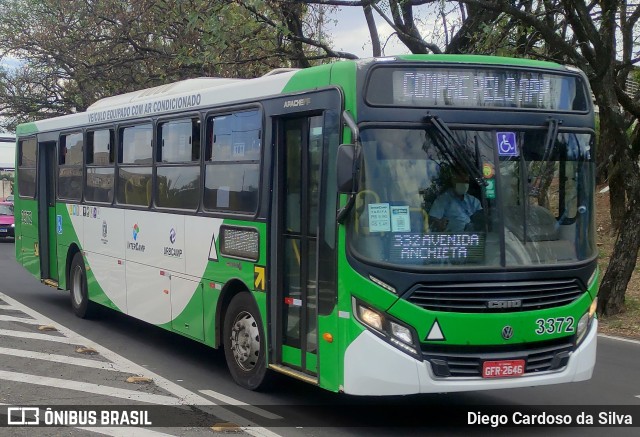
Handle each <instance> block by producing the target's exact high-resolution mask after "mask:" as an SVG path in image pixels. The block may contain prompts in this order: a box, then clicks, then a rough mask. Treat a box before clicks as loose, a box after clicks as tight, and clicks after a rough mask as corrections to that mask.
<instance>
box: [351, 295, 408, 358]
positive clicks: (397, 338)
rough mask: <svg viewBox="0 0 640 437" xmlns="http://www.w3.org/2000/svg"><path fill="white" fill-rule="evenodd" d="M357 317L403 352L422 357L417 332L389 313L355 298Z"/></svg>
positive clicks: (354, 304)
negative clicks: (384, 312) (375, 308)
mask: <svg viewBox="0 0 640 437" xmlns="http://www.w3.org/2000/svg"><path fill="white" fill-rule="evenodd" d="M353 306H354V309H355V311H354V314H355V315H356V319H357V320H358V321H359V322H360V323H362V324H363V325H364V326H366V327H367V328H368V329H369V330H370V331H372V332H373V333H374V334H376V335H377V336H378V337H381V338H382V339H384V340H386V341H387V342H389V343H391V344H392V345H393V346H395V347H397V348H398V349H400V350H402V351H403V352H406V353H408V354H409V355H412V356H413V357H414V358H420V355H419V353H418V350H419V347H418V346H417V344H418V342H417V341H416V338H417V336H416V334H415V332H414V330H413V329H411V328H410V327H409V326H407V325H405V324H404V323H401V322H400V321H398V320H395V319H393V318H392V317H390V316H389V315H386V314H383V313H381V312H380V311H376V310H374V309H372V308H371V307H369V306H367V305H365V304H363V303H362V302H360V301H358V300H356V299H355V298H354V299H353Z"/></svg>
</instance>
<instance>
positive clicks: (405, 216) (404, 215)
mask: <svg viewBox="0 0 640 437" xmlns="http://www.w3.org/2000/svg"><path fill="white" fill-rule="evenodd" d="M391 231H392V232H411V221H410V219H409V207H408V206H392V207H391Z"/></svg>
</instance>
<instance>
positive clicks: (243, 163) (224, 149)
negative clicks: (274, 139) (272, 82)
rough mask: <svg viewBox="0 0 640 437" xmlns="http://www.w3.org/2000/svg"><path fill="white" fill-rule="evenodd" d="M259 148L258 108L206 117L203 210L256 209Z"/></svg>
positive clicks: (259, 122)
mask: <svg viewBox="0 0 640 437" xmlns="http://www.w3.org/2000/svg"><path fill="white" fill-rule="evenodd" d="M261 151H262V113H261V112H260V111H259V110H249V111H240V112H235V113H231V114H224V115H217V116H215V117H211V118H209V119H208V120H207V144H206V151H205V157H206V158H207V160H206V162H205V169H206V170H205V191H204V207H205V209H207V210H213V211H215V210H218V211H220V210H222V211H234V212H240V213H253V212H255V211H256V209H257V207H258V193H259V183H260V157H261Z"/></svg>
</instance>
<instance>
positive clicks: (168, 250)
mask: <svg viewBox="0 0 640 437" xmlns="http://www.w3.org/2000/svg"><path fill="white" fill-rule="evenodd" d="M176 239H177V235H176V230H175V229H174V228H171V230H170V231H169V241H170V242H171V244H175V242H176ZM164 256H170V257H172V258H182V249H178V248H175V247H172V246H165V247H164Z"/></svg>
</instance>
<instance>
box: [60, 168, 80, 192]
mask: <svg viewBox="0 0 640 437" xmlns="http://www.w3.org/2000/svg"><path fill="white" fill-rule="evenodd" d="M81 196H82V167H75V166H60V167H59V169H58V197H60V198H61V199H70V200H80V197H81Z"/></svg>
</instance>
